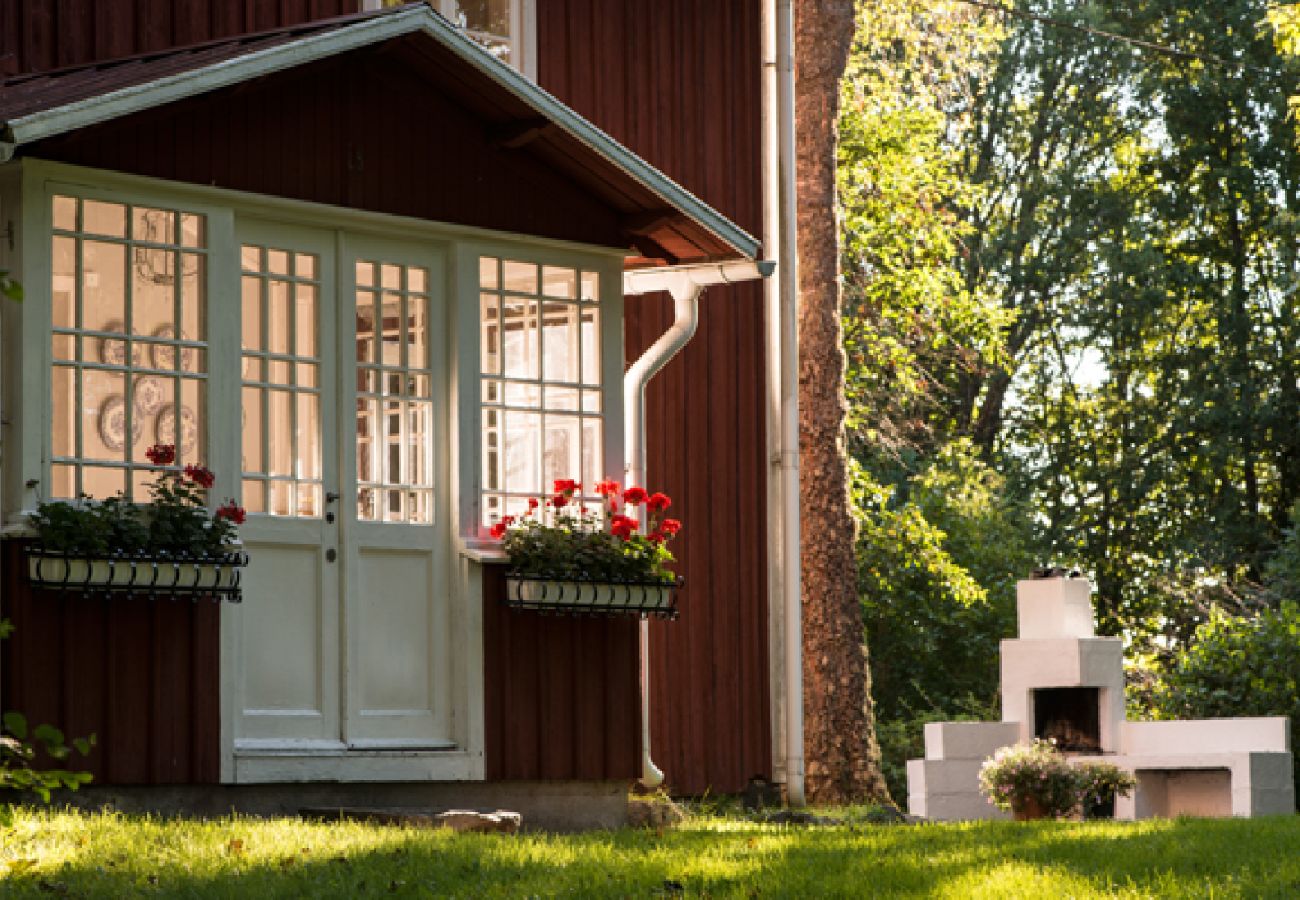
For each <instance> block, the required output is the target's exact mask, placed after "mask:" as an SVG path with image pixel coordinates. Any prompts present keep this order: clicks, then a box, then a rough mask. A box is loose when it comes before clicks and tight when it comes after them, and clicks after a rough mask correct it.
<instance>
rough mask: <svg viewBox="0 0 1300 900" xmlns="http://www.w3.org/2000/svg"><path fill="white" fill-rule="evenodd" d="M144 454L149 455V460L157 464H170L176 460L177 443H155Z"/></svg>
mask: <svg viewBox="0 0 1300 900" xmlns="http://www.w3.org/2000/svg"><path fill="white" fill-rule="evenodd" d="M144 455H145V456H147V457H149V462H151V463H153V464H154V465H155V466H170V465H171V464H172V463H174V462H176V445H175V444H154V445H153V446H152V447H150V448H149V449H148V450H146V451H144Z"/></svg>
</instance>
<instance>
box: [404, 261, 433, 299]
mask: <svg viewBox="0 0 1300 900" xmlns="http://www.w3.org/2000/svg"><path fill="white" fill-rule="evenodd" d="M406 289H407V290H409V291H417V292H419V293H423V292H425V291H427V290H428V289H429V272H428V270H427V269H421V268H420V267H419V266H412V267H411V268H409V269H407V270H406Z"/></svg>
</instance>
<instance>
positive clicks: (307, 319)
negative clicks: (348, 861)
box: [294, 284, 317, 357]
mask: <svg viewBox="0 0 1300 900" xmlns="http://www.w3.org/2000/svg"><path fill="white" fill-rule="evenodd" d="M297 288H298V289H297V296H298V308H297V310H296V311H295V312H296V313H297V317H298V318H297V320H296V321H295V322H294V335H295V336H296V338H297V354H298V355H299V356H309V357H310V356H315V355H316V328H317V322H316V291H317V288H316V286H315V285H311V284H300V285H298V286H297Z"/></svg>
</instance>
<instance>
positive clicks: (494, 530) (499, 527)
mask: <svg viewBox="0 0 1300 900" xmlns="http://www.w3.org/2000/svg"><path fill="white" fill-rule="evenodd" d="M488 534H490V535H492V537H493V538H495V539H496V540H498V541H499V540H501V539H502V538H503V537H505V536H506V523H505V522H497V523H496V524H495V525H493V526H492V527H491V528H489V529H488Z"/></svg>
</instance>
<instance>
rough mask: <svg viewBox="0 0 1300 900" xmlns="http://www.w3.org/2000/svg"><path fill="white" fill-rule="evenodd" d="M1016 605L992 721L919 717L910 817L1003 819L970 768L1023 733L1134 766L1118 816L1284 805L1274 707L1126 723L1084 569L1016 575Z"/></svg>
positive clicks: (1117, 666)
mask: <svg viewBox="0 0 1300 900" xmlns="http://www.w3.org/2000/svg"><path fill="white" fill-rule="evenodd" d="M1016 611H1017V615H1018V619H1019V636H1018V637H1017V638H1016V639H1013V640H1004V641H1003V642H1002V721H1001V722H939V723H934V724H930V725H926V726H925V758H924V759H913V760H908V763H907V792H908V796H907V805H908V811H909V812H911V813H912V814H913V815H916V816H924V817H926V818H928V819H935V820H941V821H955V820H961V819H1001V818H1010V814H1009V813H1006V812H1003V811H1002V810H1000V809H998V808H997V807H995V806H993V805H992V804H991V803H989V802H988V801H987V800H985V799H984V797H983V796H982V795H981V794H980V792H979V770H980V766H981V765H982V764H983V762H984V760H985V759H987V758H988V757H989V756H991V755H992V754H993V751H995V750H996V749H998V748H999V747H1003V746H1006V745H1008V744H1014V743H1017V742H1022V743H1028V742H1030V741H1032V740H1033V739H1034V738H1035V737H1041V738H1044V739H1052V740H1055V741H1056V745H1057V746H1058V747H1060V748H1061V749H1062V750H1063V751H1064V752H1065V753H1067V754H1068V755H1070V756H1071V757H1072V758H1074V759H1076V760H1078V761H1083V760H1088V759H1103V760H1105V761H1107V762H1111V763H1114V764H1115V765H1117V766H1119V767H1120V768H1123V769H1127V770H1129V771H1131V772H1133V773H1135V775H1136V776H1137V781H1138V786H1137V790H1136V791H1134V792H1133V794H1132V795H1131V796H1129V797H1121V798H1118V799H1117V800H1116V804H1115V817H1116V818H1119V819H1142V818H1150V817H1153V816H1177V815H1199V816H1260V815H1271V814H1289V813H1293V812H1295V787H1294V783H1293V781H1292V768H1291V735H1290V721H1289V720H1288V719H1287V718H1286V717H1285V716H1269V717H1257V718H1239V719H1202V720H1195V721H1167V722H1128V721H1126V720H1125V718H1124V659H1123V643H1122V641H1121V640H1120V639H1119V638H1111V637H1097V636H1096V633H1095V632H1094V630H1093V616H1092V586H1091V585H1090V584H1089V583H1088V580H1087V579H1085V578H1068V577H1052V578H1042V579H1031V580H1029V581H1022V582H1020V583H1019V584H1018V585H1017V591H1016Z"/></svg>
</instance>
